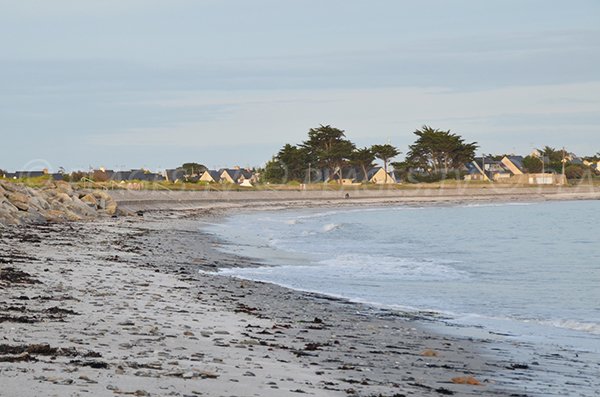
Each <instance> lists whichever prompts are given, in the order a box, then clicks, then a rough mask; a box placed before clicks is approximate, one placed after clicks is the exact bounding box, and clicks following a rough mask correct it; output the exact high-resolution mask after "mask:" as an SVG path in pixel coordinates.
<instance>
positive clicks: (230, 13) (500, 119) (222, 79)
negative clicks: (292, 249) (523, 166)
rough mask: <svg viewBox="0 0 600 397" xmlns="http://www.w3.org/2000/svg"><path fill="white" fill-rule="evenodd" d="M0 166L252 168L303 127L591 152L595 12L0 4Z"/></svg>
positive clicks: (491, 0) (266, 3) (204, 1)
mask: <svg viewBox="0 0 600 397" xmlns="http://www.w3.org/2000/svg"><path fill="white" fill-rule="evenodd" d="M0 10H1V12H0V48H1V49H2V51H1V52H0V134H1V137H2V140H1V142H2V143H1V145H0V168H8V169H10V170H14V169H24V168H42V167H43V166H49V167H50V168H52V169H57V168H58V167H59V166H63V167H65V168H67V169H76V168H88V167H89V166H94V167H97V166H105V167H109V168H117V169H118V168H131V167H140V166H144V167H147V168H150V169H162V168H166V167H175V166H177V165H179V164H181V163H183V162H186V161H197V162H201V163H204V164H206V165H207V166H209V167H221V166H233V165H241V166H246V165H249V166H253V165H261V164H263V163H264V162H265V161H266V160H268V159H269V158H270V157H271V155H272V154H273V153H275V152H276V151H277V150H278V149H279V148H280V147H281V146H282V145H283V144H284V143H287V142H290V143H298V142H300V141H302V140H303V139H304V138H305V136H306V132H307V131H308V129H309V128H311V127H314V126H317V125H319V124H321V123H323V124H332V125H334V126H336V127H339V128H342V129H345V130H346V132H347V135H348V137H349V138H350V139H352V140H353V141H355V142H356V143H357V144H359V145H370V144H375V143H385V142H388V141H390V142H391V143H393V144H394V145H397V146H398V147H399V148H400V149H401V150H402V151H403V152H406V150H407V145H408V144H410V143H412V141H413V140H414V139H413V135H412V131H414V130H415V129H416V128H418V127H420V126H421V125H423V124H429V125H431V126H433V127H436V128H442V129H451V130H453V131H455V132H457V133H459V134H461V135H463V136H464V137H465V138H466V139H468V140H473V141H478V142H479V143H480V144H481V146H482V149H481V151H485V152H486V153H487V152H497V153H505V152H516V153H528V152H530V151H531V149H532V148H533V147H539V146H541V145H545V144H549V145H553V146H557V147H559V146H563V145H565V146H567V148H568V149H570V150H572V151H575V152H578V153H580V154H582V155H587V154H593V153H595V152H598V151H600V143H599V142H598V137H599V136H600V67H599V66H598V65H600V28H599V27H598V25H599V21H600V1H596V0H588V1H584V0H572V1H553V0H538V1H534V0H501V1H500V0H497V1H496V0H486V1H483V0H461V1H451V0H419V1H416V0H415V1H411V2H408V1H399V0H370V1H359V0H330V1H327V0H320V1H315V0H285V1H282V0H277V1H276V0H254V1H248V0H195V1H190V0H169V1H166V0H85V1H82V0H47V1H43V2H42V1H37V0H19V1H18V2H16V1H4V0H0Z"/></svg>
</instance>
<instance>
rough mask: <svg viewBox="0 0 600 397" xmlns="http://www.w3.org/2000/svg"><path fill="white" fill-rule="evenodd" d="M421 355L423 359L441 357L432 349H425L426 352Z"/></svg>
mask: <svg viewBox="0 0 600 397" xmlns="http://www.w3.org/2000/svg"><path fill="white" fill-rule="evenodd" d="M421 355H422V356H423V357H437V356H439V353H438V352H436V351H435V350H432V349H425V350H423V352H422V353H421Z"/></svg>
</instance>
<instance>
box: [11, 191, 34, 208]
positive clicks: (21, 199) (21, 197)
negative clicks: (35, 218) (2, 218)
mask: <svg viewBox="0 0 600 397" xmlns="http://www.w3.org/2000/svg"><path fill="white" fill-rule="evenodd" d="M6 198H7V199H8V201H10V203H11V204H12V205H14V206H15V207H17V208H18V209H19V210H21V211H27V210H28V209H29V197H27V196H26V195H25V194H23V193H19V192H11V193H8V195H7V196H6Z"/></svg>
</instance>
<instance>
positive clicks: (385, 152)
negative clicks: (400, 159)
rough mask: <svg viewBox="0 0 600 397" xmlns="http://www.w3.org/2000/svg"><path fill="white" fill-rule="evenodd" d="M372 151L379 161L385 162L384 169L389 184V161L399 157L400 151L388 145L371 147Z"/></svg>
mask: <svg viewBox="0 0 600 397" xmlns="http://www.w3.org/2000/svg"><path fill="white" fill-rule="evenodd" d="M371 151H372V152H373V154H374V155H375V157H377V158H378V159H380V160H382V161H383V169H384V171H385V175H386V182H387V174H388V161H389V160H390V159H392V158H394V157H396V156H397V155H399V154H400V151H399V150H398V149H396V147H394V146H392V145H390V144H389V143H386V144H385V145H373V146H371Z"/></svg>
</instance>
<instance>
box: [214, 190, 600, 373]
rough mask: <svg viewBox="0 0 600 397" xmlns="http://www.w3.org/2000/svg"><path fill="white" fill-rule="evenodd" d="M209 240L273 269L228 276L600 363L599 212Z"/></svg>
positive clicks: (312, 219)
mask: <svg viewBox="0 0 600 397" xmlns="http://www.w3.org/2000/svg"><path fill="white" fill-rule="evenodd" d="M205 230H208V231H209V232H211V233H214V234H216V235H217V236H219V237H220V238H221V239H222V240H223V241H224V243H223V244H222V249H223V250H226V251H228V252H231V253H236V254H239V255H243V256H246V257H251V258H255V259H256V260H258V261H260V263H263V264H264V266H259V267H255V268H232V269H225V270H223V271H222V272H223V273H224V274H227V275H231V276H235V277H241V278H245V279H251V280H260V281H265V282H270V283H275V284H279V285H282V286H285V287H289V288H293V289H298V290H303V291H311V292H318V293H323V294H327V295H331V296H336V297H343V298H347V299H350V300H353V301H356V302H361V303H367V304H371V305H373V307H379V308H387V309H397V310H402V311H408V312H415V313H428V314H429V315H430V316H431V318H433V319H436V318H437V319H441V320H443V321H438V322H436V321H432V322H429V323H433V324H436V323H437V324H443V326H442V325H440V327H439V328H441V330H442V331H443V332H449V333H453V332H454V333H459V334H461V335H469V336H474V337H482V338H490V337H495V338H501V339H508V340H511V341H518V342H524V343H527V344H529V345H533V346H537V347H538V348H539V349H541V350H545V351H548V352H552V351H558V350H560V351H565V349H566V350H569V349H571V350H572V351H577V352H588V353H591V354H593V355H592V357H598V354H599V353H600V201H563V202H534V203H521V202H519V203H498V204H467V205H447V206H423V207H417V206H385V207H372V208H367V207H358V206H357V207H346V206H345V207H341V208H326V209H323V208H320V209H288V210H279V211H256V212H248V213H241V214H237V215H235V216H231V217H228V218H226V219H225V220H224V221H223V222H222V223H219V224H215V225H210V226H207V227H206V228H205ZM448 324H451V325H454V326H451V327H449V326H448ZM434 326H435V325H434ZM592 365H596V366H598V365H600V364H599V363H597V362H596V363H592ZM596 368H598V367H596Z"/></svg>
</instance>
